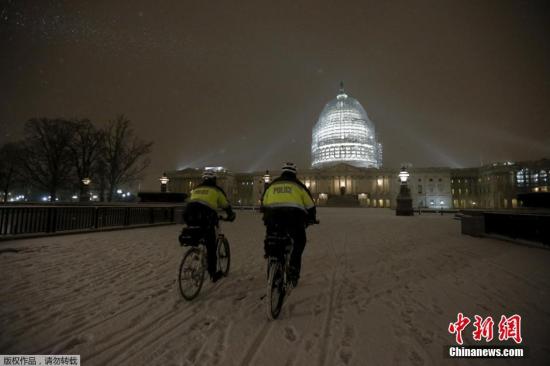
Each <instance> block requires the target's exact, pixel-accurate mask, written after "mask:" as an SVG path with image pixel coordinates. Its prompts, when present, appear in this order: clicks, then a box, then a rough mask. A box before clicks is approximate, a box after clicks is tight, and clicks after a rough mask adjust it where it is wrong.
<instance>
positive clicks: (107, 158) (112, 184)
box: [103, 115, 153, 201]
mask: <svg viewBox="0 0 550 366" xmlns="http://www.w3.org/2000/svg"><path fill="white" fill-rule="evenodd" d="M104 141H105V142H104V149H103V151H104V153H103V160H104V172H105V182H106V183H107V187H106V188H107V199H108V201H112V199H113V195H114V193H115V190H116V189H117V187H119V186H120V185H121V184H124V183H130V182H132V181H134V180H136V179H138V178H139V177H140V175H141V173H143V171H144V170H145V168H147V167H148V166H149V163H150V160H149V159H148V158H147V154H149V153H150V152H151V147H152V146H153V142H152V141H144V140H141V139H139V138H138V137H137V136H135V135H134V131H133V130H132V128H131V127H130V120H128V119H126V117H124V115H120V116H118V117H117V118H116V119H115V120H111V121H109V124H108V126H107V129H106V130H105V140H104Z"/></svg>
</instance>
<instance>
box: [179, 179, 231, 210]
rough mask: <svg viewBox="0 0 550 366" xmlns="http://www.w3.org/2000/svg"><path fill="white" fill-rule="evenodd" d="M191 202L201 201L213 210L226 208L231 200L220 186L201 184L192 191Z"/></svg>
mask: <svg viewBox="0 0 550 366" xmlns="http://www.w3.org/2000/svg"><path fill="white" fill-rule="evenodd" d="M189 201H190V202H199V203H202V204H204V205H206V206H208V207H210V208H211V209H213V210H216V211H217V210H220V209H226V208H227V207H229V202H228V201H227V197H226V196H225V193H224V192H223V191H222V190H221V189H220V188H218V187H215V186H207V185H199V186H197V187H196V188H195V189H193V190H192V191H191V197H189Z"/></svg>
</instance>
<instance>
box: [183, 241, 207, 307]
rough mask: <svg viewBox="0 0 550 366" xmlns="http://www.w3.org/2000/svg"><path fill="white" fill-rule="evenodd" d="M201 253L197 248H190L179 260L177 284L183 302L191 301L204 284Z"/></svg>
mask: <svg viewBox="0 0 550 366" xmlns="http://www.w3.org/2000/svg"><path fill="white" fill-rule="evenodd" d="M202 257H203V253H202V251H201V250H200V249H199V248H191V249H189V250H188V251H187V253H185V255H184V256H183V259H182V260H181V264H180V270H179V277H178V284H179V289H180V294H181V296H182V297H183V298H184V299H185V300H188V301H189V300H193V299H194V298H195V297H197V295H198V294H199V292H200V290H201V288H202V284H203V282H204V273H205V271H206V268H205V267H204V260H203V258H202Z"/></svg>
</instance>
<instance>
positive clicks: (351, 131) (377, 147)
mask: <svg viewBox="0 0 550 366" xmlns="http://www.w3.org/2000/svg"><path fill="white" fill-rule="evenodd" d="M339 163H346V164H349V165H352V166H356V167H362V168H379V167H381V166H382V144H381V143H379V142H378V141H377V138H376V131H375V127H374V123H373V122H372V121H371V120H370V119H369V116H368V115H367V112H366V111H365V109H364V108H363V106H361V103H359V102H358V101H357V100H356V99H354V98H352V97H351V96H349V95H347V94H346V93H345V92H344V84H343V83H340V91H339V93H338V95H337V96H336V98H335V99H333V100H331V101H330V102H328V103H327V104H326V105H325V107H324V108H323V110H322V112H321V114H320V116H319V120H318V121H317V123H316V124H315V126H314V127H313V133H312V139H311V167H312V168H324V167H328V166H332V165H335V164H339Z"/></svg>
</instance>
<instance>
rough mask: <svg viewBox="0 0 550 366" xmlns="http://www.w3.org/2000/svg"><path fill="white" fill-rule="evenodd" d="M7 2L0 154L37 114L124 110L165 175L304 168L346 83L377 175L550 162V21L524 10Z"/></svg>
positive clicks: (541, 5) (97, 118)
mask: <svg viewBox="0 0 550 366" xmlns="http://www.w3.org/2000/svg"><path fill="white" fill-rule="evenodd" d="M124 3H125V4H123V2H117V4H114V2H110V1H93V2H86V3H85V4H84V3H83V4H80V2H79V1H37V2H35V3H32V2H25V1H17V2H15V1H12V2H9V1H7V2H6V1H3V2H1V3H0V4H1V5H0V12H1V14H0V15H1V18H0V32H1V33H0V37H1V38H0V39H1V46H0V83H1V89H0V90H1V97H0V143H4V142H6V141H8V140H14V139H18V138H20V137H21V133H22V126H23V124H24V122H25V121H26V120H27V119H29V118H31V117H37V116H47V117H58V116H61V117H79V118H85V117H87V118H90V119H92V120H93V121H94V122H96V123H97V124H98V125H101V124H103V123H105V121H107V120H108V119H110V118H113V117H115V116H116V115H117V114H120V113H124V114H125V115H126V116H127V117H128V118H129V119H131V120H132V122H133V123H134V126H135V129H136V132H137V134H138V135H139V136H141V137H142V138H146V139H152V140H154V142H155V145H154V152H153V154H152V156H151V157H152V164H151V167H150V169H149V170H148V173H147V178H146V179H145V181H144V182H143V183H144V186H145V187H147V186H148V187H150V188H152V187H156V186H157V185H158V184H157V183H158V181H157V178H158V176H159V175H160V174H161V173H162V171H164V170H170V169H176V168H183V167H188V166H194V167H200V166H204V165H223V166H226V167H228V168H230V169H232V170H234V171H249V170H265V169H267V168H278V167H279V165H280V162H282V161H284V160H291V161H294V162H296V163H297V165H298V168H300V167H307V166H309V163H310V143H311V128H312V127H313V125H314V123H315V122H316V120H317V118H318V115H319V113H320V111H321V109H322V108H323V106H324V104H325V103H326V102H328V101H329V100H330V99H332V98H334V97H335V94H336V92H337V89H338V83H339V81H340V80H343V81H344V82H345V85H346V91H347V92H348V93H349V94H350V95H351V96H353V97H355V98H357V99H358V100H359V102H361V104H362V105H363V106H364V107H365V109H366V110H367V112H368V114H369V117H370V118H371V119H372V120H373V122H374V123H375V125H376V128H377V132H378V133H379V134H380V136H381V139H382V141H383V143H384V154H385V155H384V164H385V165H386V166H389V167H398V166H399V164H400V163H401V162H403V161H407V162H411V163H412V164H413V165H415V166H452V167H466V166H477V165H479V164H480V161H483V162H484V163H487V162H492V161H502V160H509V159H510V160H527V159H539V158H542V157H550V123H549V117H548V116H549V115H550V103H549V101H550V75H549V70H550V52H549V48H550V46H549V44H550V42H549V41H548V39H549V35H550V32H549V26H548V24H550V13H549V10H548V8H549V7H548V6H546V5H545V2H535V1H529V2H527V1H435V0H434V1H417V2H412V1H404V2H394V1H391V2H389V1H357V2H344V1H334V2H328V1H321V0H318V1H311V2H309V1H308V2H304V1H292V2H288V3H286V2H280V1H278V2H263V1H235V2H233V1H220V2H214V1H171V2H167V1H155V2H152V1H127V2H124Z"/></svg>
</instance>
